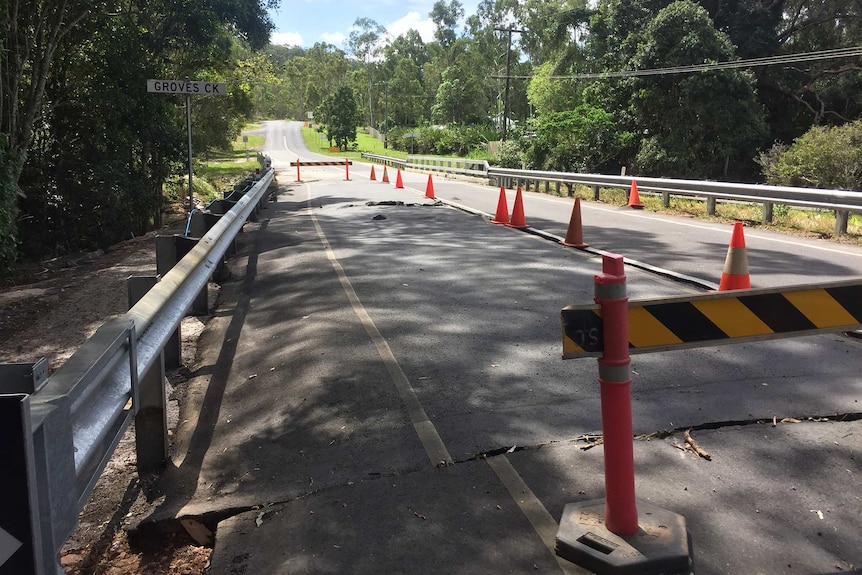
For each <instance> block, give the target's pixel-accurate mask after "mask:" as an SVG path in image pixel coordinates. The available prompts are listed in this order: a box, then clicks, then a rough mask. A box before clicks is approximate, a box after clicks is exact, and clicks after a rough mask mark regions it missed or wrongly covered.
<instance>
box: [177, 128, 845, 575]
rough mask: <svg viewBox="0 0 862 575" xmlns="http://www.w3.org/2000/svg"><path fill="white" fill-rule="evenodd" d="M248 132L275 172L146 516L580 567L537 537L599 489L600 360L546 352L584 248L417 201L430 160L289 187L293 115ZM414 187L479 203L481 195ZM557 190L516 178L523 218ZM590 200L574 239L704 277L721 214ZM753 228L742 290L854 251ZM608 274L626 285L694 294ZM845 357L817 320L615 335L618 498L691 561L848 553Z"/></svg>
mask: <svg viewBox="0 0 862 575" xmlns="http://www.w3.org/2000/svg"><path fill="white" fill-rule="evenodd" d="M266 130H267V132H266V133H267V153H269V154H270V155H271V157H272V158H273V164H274V166H275V168H276V169H277V170H278V180H279V183H280V184H281V186H282V187H281V190H280V193H279V195H278V199H277V201H275V202H274V203H271V204H270V205H269V207H268V209H267V210H266V211H265V219H264V220H263V221H262V222H261V223H260V224H259V225H256V226H252V225H247V226H246V227H247V233H246V234H244V236H245V237H244V238H243V240H242V241H243V247H242V250H241V256H242V257H240V258H238V259H237V260H235V261H234V262H233V268H234V271H235V273H236V275H237V280H236V281H235V282H234V283H233V284H231V285H228V286H226V288H225V293H226V295H227V299H226V303H225V305H224V306H223V308H222V309H221V310H220V311H219V312H218V313H217V314H216V316H217V317H216V319H215V320H214V322H213V326H212V327H211V329H210V334H209V336H208V338H209V339H207V340H206V341H204V342H203V352H202V354H203V355H202V362H203V363H204V364H205V365H207V366H209V367H207V368H206V369H202V370H200V371H199V373H197V374H196V377H195V378H194V380H193V381H192V382H191V384H190V385H192V388H193V389H199V390H200V394H199V397H200V403H201V409H200V416H199V418H197V419H195V418H190V419H189V420H188V421H186V422H185V423H184V425H183V426H181V428H180V429H179V430H178V437H177V446H178V450H179V452H178V454H177V455H176V456H175V468H174V469H172V470H169V471H168V473H167V474H166V477H165V481H166V486H167V489H166V493H169V494H170V495H169V496H168V498H167V501H166V503H165V505H164V506H163V509H162V513H163V514H164V515H170V516H179V517H198V518H208V520H209V521H210V522H211V523H217V531H216V547H215V551H214V554H213V567H212V570H213V572H215V573H231V574H237V573H239V574H242V573H249V574H251V573H333V574H336V573H369V574H370V573H429V574H430V573H441V572H444V573H465V574H466V573H488V574H491V573H494V574H498V573H560V572H563V573H583V572H584V570H582V569H581V568H579V567H576V566H574V565H572V564H571V563H569V562H567V561H565V560H563V559H559V558H556V557H555V555H554V553H553V548H554V535H555V533H556V529H557V525H558V522H559V519H560V517H561V515H562V512H563V507H564V506H565V505H566V504H567V503H571V502H574V501H583V500H592V499H600V498H602V497H604V487H603V470H602V448H601V447H594V448H591V447H593V446H594V445H595V444H596V442H597V439H598V438H599V437H600V434H601V428H602V422H601V415H600V413H601V410H600V406H601V401H600V394H599V386H598V383H597V381H596V380H597V375H598V370H597V366H596V361H595V360H592V359H580V360H570V361H562V360H561V359H560V356H561V333H560V331H561V330H560V320H559V311H560V309H561V308H562V307H564V306H566V305H569V304H584V303H590V302H591V301H592V298H593V290H594V285H593V276H594V274H595V273H597V272H598V271H599V270H600V267H601V261H600V259H599V258H597V257H595V256H592V255H590V254H586V253H584V252H581V251H579V250H574V249H570V248H564V247H562V246H560V245H558V244H556V243H554V242H551V241H548V240H545V239H542V238H540V237H537V236H535V235H532V234H528V233H524V232H522V231H518V230H514V229H511V228H507V227H505V226H496V225H491V224H489V223H488V221H487V218H485V217H482V216H481V215H475V214H470V213H466V212H464V211H462V210H458V209H453V208H452V207H449V206H447V205H443V204H440V203H438V202H434V201H432V200H428V199H426V198H424V197H423V192H424V188H425V183H426V181H427V175H425V174H418V173H402V176H403V179H404V183H405V189H395V188H394V186H393V185H392V184H391V183H390V184H383V183H381V182H380V181H379V175H378V180H377V181H370V180H369V179H368V174H367V173H363V172H367V169H368V168H367V167H366V166H362V165H359V164H354V165H353V166H352V173H351V180H350V181H346V180H345V173H344V169H343V168H332V167H319V168H315V167H308V168H303V173H302V181H301V182H296V181H295V168H291V167H290V166H289V165H288V164H289V162H291V161H294V160H295V159H296V158H297V157H300V158H302V159H304V160H314V159H319V158H316V157H315V155H313V154H310V153H309V152H308V151H307V150H306V149H305V147H304V145H303V144H302V143H301V141H300V140H299V139H298V136H297V133H298V129H297V125H296V124H292V125H291V124H286V123H267V125H266ZM394 176H395V174H394V173H391V174H390V178H391V179H392V181H393V182H394ZM435 192H436V194H437V196H439V197H442V198H447V199H450V200H452V201H457V202H459V203H464V204H466V203H468V202H469V203H470V205H471V206H472V207H474V208H475V209H479V210H482V211H485V212H487V213H493V211H494V206H495V202H496V194H497V193H498V191H496V190H494V189H492V188H489V187H487V186H479V185H475V184H468V183H459V182H455V181H452V180H444V179H442V178H438V179H435ZM510 205H511V204H510ZM567 206H570V204H567V203H566V201H565V200H562V199H554V198H548V197H539V196H534V195H532V194H528V195H527V199H526V200H525V212H526V217H527V220H528V223H531V224H532V225H534V226H537V227H538V226H541V227H543V228H545V227H546V228H547V230H548V231H550V232H552V233H556V234H559V235H563V234H564V233H565V225H566V224H567V222H568V217H569V212H570V207H567ZM584 219H585V220H586V221H588V222H590V223H589V224H588V225H586V224H585V235H587V236H588V241H590V243H591V244H592V245H593V246H596V247H600V248H602V249H606V250H619V251H620V252H622V253H623V254H624V255H628V254H629V253H635V254H636V255H635V256H634V257H635V258H636V259H639V260H643V261H646V262H648V263H651V264H654V265H662V266H667V267H669V268H671V269H674V270H675V271H679V272H681V273H686V274H690V275H698V274H701V275H702V276H708V278H709V279H710V280H711V281H718V276H719V275H720V273H721V268H722V264H723V262H724V257H725V253H726V250H727V241H728V239H729V228H727V229H725V227H724V226H717V225H713V224H701V223H699V222H697V221H694V220H690V219H683V218H679V219H678V218H670V217H666V216H661V217H659V216H653V215H651V214H644V213H642V212H641V213H640V214H638V215H637V216H635V215H631V214H630V212H626V211H624V210H621V209H615V208H610V207H608V206H591V205H587V207H586V208H585V212H584ZM746 240H747V241H748V245H749V257H750V260H751V264H752V266H751V267H752V275H753V276H755V277H756V278H758V279H753V283H754V284H755V285H760V286H762V285H776V284H781V283H804V282H808V281H810V280H811V279H812V275H814V274H816V277H817V278H818V281H819V279H822V278H828V279H847V278H848V277H853V276H857V275H860V274H859V270H860V268H862V258H860V255H862V252H860V251H859V250H858V249H855V248H847V247H844V246H840V245H833V244H828V243H826V242H813V241H805V240H798V239H796V238H789V237H782V236H778V235H773V234H764V233H760V232H756V233H752V234H748V235H747V236H746ZM636 245H639V246H640V249H639V250H635V249H634V247H633V246H636ZM626 275H627V287H628V293H629V296H630V297H631V298H641V297H654V296H668V295H683V294H686V293H695V290H694V288H692V287H691V286H688V285H686V284H680V283H674V282H672V281H670V280H668V279H664V278H661V277H658V276H656V275H654V274H650V273H647V272H645V271H641V270H639V269H635V268H630V267H627V268H626ZM231 294H233V296H231ZM860 352H862V346H860V342H859V341H858V340H855V339H853V338H850V337H847V336H845V335H844V334H840V333H836V334H828V335H815V336H806V337H799V338H794V339H784V340H773V341H769V342H760V343H742V344H734V345H726V346H721V347H711V348H702V349H689V350H677V351H665V352H660V353H652V354H644V355H637V356H633V358H632V374H633V390H632V397H633V431H634V434H635V435H636V436H640V437H639V439H637V440H636V441H635V465H636V478H637V490H638V498H639V500H641V501H649V502H650V503H651V504H653V505H658V506H660V507H662V508H666V509H669V510H672V511H673V512H675V513H680V514H682V515H683V516H685V517H686V520H687V522H688V532H689V534H690V535H691V537H692V540H693V542H694V549H695V559H696V561H695V571H696V572H697V573H699V574H719V573H770V574H771V573H809V574H811V573H824V574H825V573H833V572H846V571H849V570H851V569H853V568H855V567H858V566H859V565H860V564H862V551H860V547H859V545H858V540H859V533H860V532H862V512H860V489H859V486H860V480H859V476H860V475H859V474H860V473H862V465H860V461H859V455H858V454H859V452H860V449H862V426H860V423H859V421H858V420H859V415H860V413H862V409H860V400H862V375H860V370H859V366H860ZM773 423H774V424H773ZM688 428H693V429H694V432H693V433H694V435H695V436H696V438H697V441H698V442H699V444H700V447H701V448H703V449H704V450H706V451H708V452H709V453H710V455H711V457H710V459H709V460H707V459H705V458H704V457H700V456H698V455H697V454H695V453H693V452H692V451H691V449H686V448H685V445H686V442H685V439H684V438H683V431H684V430H686V429H688Z"/></svg>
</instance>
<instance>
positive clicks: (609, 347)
mask: <svg viewBox="0 0 862 575" xmlns="http://www.w3.org/2000/svg"><path fill="white" fill-rule="evenodd" d="M595 294H596V296H595V301H596V303H597V304H599V305H600V306H601V307H602V323H603V324H604V356H603V357H600V358H599V384H600V385H601V396H602V435H603V436H604V452H605V499H606V500H605V525H606V526H607V528H608V529H609V530H610V531H612V532H614V533H616V534H617V535H631V534H632V533H636V532H637V530H638V511H637V506H636V505H635V468H634V448H633V444H632V377H631V369H630V367H629V365H630V364H631V358H630V356H629V325H628V324H629V322H628V302H629V298H628V296H627V295H626V274H625V270H624V268H623V257H622V256H618V255H605V256H603V257H602V273H601V274H599V275H597V276H595Z"/></svg>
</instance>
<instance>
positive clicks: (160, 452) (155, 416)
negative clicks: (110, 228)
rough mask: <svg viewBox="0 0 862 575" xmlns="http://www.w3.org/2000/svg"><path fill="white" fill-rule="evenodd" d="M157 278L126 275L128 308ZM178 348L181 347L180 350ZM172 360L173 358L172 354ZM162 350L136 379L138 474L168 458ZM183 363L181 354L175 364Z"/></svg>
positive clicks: (150, 469) (158, 465) (153, 284)
mask: <svg viewBox="0 0 862 575" xmlns="http://www.w3.org/2000/svg"><path fill="white" fill-rule="evenodd" d="M158 281H159V278H158V277H153V276H146V277H141V276H132V277H130V278H129V279H128V288H129V308H130V309H131V307H132V306H134V305H135V304H136V303H138V301H139V300H140V299H141V298H142V297H144V295H145V294H146V293H147V292H148V291H150V289H152V288H153V286H155V285H156V284H157V283H158ZM180 352H181V350H180ZM172 361H173V358H172ZM165 363H166V360H165V350H162V352H161V353H160V354H159V357H158V359H156V362H155V363H154V364H153V366H152V367H151V368H150V370H149V371H148V372H147V373H144V374H141V376H140V377H139V379H138V392H137V396H136V397H135V399H134V402H135V410H136V413H135V452H136V453H137V467H138V475H141V476H143V475H146V474H148V473H153V472H155V471H158V470H159V469H161V467H162V466H163V465H164V462H165V461H166V460H167V458H168V420H167V413H166V404H167V398H166V397H165ZM181 364H182V358H179V359H178V360H177V361H176V365H177V366H179V365H181Z"/></svg>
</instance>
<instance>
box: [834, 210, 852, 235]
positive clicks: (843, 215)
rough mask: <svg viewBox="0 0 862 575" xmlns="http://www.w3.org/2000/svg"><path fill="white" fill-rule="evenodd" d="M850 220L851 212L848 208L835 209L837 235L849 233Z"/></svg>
mask: <svg viewBox="0 0 862 575" xmlns="http://www.w3.org/2000/svg"><path fill="white" fill-rule="evenodd" d="M849 220H850V212H848V211H847V210H835V235H836V236H840V235H843V234H846V233H847V223H848V221H849Z"/></svg>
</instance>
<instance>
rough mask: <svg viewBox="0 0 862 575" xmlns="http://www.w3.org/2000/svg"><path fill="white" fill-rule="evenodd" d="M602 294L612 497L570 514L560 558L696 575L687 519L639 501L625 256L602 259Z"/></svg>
mask: <svg viewBox="0 0 862 575" xmlns="http://www.w3.org/2000/svg"><path fill="white" fill-rule="evenodd" d="M595 290H596V291H595V302H596V303H597V304H599V306H601V316H602V342H603V348H602V350H603V353H604V355H603V357H601V358H599V384H600V386H601V396H602V436H603V445H604V447H603V448H604V466H605V469H604V471H605V498H604V499H591V500H587V501H577V502H574V503H569V504H567V505H566V506H565V507H564V508H563V515H562V517H560V527H559V529H558V530H557V536H556V546H555V549H554V552H555V553H556V554H557V556H558V557H562V558H563V559H565V560H567V561H571V562H572V563H574V564H575V565H579V566H581V567H583V568H585V569H587V570H588V571H589V572H590V573H626V574H628V575H655V574H656V573H682V572H685V573H689V571H690V568H691V547H690V546H689V537H688V530H687V528H686V522H685V517H683V516H682V515H679V514H677V513H673V512H672V511H668V510H666V509H662V508H660V507H658V506H656V505H653V504H651V503H648V502H644V501H641V502H639V503H636V501H635V473H634V444H633V437H632V395H631V390H632V378H631V366H630V364H631V358H630V357H629V336H628V331H629V319H628V315H629V313H628V301H629V300H628V296H627V295H626V275H625V270H624V267H623V257H622V256H619V255H615V254H607V255H604V256H602V273H600V274H598V275H596V276H595ZM638 507H640V509H641V515H640V516H638V509H637V508H638Z"/></svg>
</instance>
